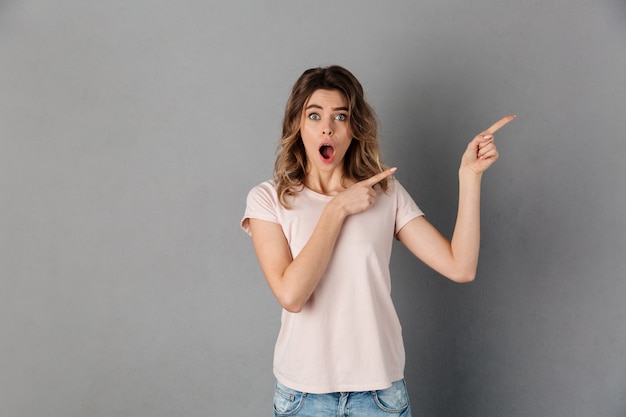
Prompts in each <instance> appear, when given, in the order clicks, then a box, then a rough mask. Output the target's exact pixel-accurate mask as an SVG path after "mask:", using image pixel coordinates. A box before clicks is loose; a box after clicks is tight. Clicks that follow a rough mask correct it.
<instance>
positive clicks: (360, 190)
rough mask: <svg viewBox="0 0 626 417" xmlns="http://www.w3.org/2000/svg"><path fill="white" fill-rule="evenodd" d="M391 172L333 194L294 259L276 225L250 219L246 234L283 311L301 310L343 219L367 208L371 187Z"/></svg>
mask: <svg viewBox="0 0 626 417" xmlns="http://www.w3.org/2000/svg"><path fill="white" fill-rule="evenodd" d="M394 171H395V169H388V170H386V171H384V172H381V173H380V174H377V175H374V176H373V177H371V178H369V179H367V180H364V181H361V182H358V183H356V184H354V185H352V186H350V187H349V188H347V189H346V190H345V191H342V192H340V193H339V194H337V195H336V196H335V197H334V198H333V199H332V200H331V201H330V202H329V203H328V204H327V205H326V207H325V208H324V210H323V212H322V214H321V216H320V219H319V220H318V222H317V225H316V226H315V229H314V230H313V233H312V234H311V237H310V238H309V240H308V242H307V243H306V244H305V245H304V247H303V248H302V250H301V251H300V253H299V254H298V256H296V258H295V259H294V258H292V256H291V251H290V249H289V245H288V243H287V239H286V238H285V235H284V233H283V230H282V228H281V226H280V225H279V224H277V223H273V222H269V221H265V220H260V219H253V218H252V219H250V233H251V235H252V242H253V244H254V250H255V252H256V255H257V258H258V259H259V264H260V265H261V270H262V271H263V274H264V275H265V279H266V280H267V282H268V284H269V286H270V288H271V290H272V292H273V293H274V296H275V297H276V299H277V300H278V302H279V303H280V305H281V306H282V307H283V308H284V309H285V310H287V311H290V312H292V313H297V312H299V311H300V310H302V307H303V306H304V304H306V302H307V301H308V299H309V297H311V294H313V291H315V288H316V287H317V284H318V283H319V282H320V280H321V279H322V276H323V275H324V272H325V271H326V267H327V266H328V262H329V261H330V257H331V256H332V253H333V250H334V248H335V243H336V242H337V238H338V236H339V232H340V231H341V227H342V225H343V222H344V220H345V219H346V217H348V216H349V215H352V214H356V213H360V212H362V211H365V210H367V209H368V208H369V207H371V206H372V204H374V201H375V198H376V193H375V191H374V189H373V188H372V187H373V186H374V185H375V184H376V183H378V182H380V181H381V180H382V179H383V178H386V177H388V176H389V175H391V174H392V173H393V172H394Z"/></svg>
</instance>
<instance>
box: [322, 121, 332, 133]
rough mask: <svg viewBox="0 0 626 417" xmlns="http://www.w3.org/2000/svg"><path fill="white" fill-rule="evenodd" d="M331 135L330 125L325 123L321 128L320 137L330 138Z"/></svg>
mask: <svg viewBox="0 0 626 417" xmlns="http://www.w3.org/2000/svg"><path fill="white" fill-rule="evenodd" d="M332 134H333V130H332V128H331V126H330V123H326V124H325V125H324V126H323V127H322V135H328V136H331V135H332Z"/></svg>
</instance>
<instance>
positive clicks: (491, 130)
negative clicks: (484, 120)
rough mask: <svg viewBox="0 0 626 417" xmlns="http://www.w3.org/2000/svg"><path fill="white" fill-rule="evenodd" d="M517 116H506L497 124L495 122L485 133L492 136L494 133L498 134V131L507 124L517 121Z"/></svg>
mask: <svg viewBox="0 0 626 417" xmlns="http://www.w3.org/2000/svg"><path fill="white" fill-rule="evenodd" d="M515 117H516V116H515V115H514V114H512V115H510V116H505V117H503V118H502V119H500V120H498V121H497V122H495V123H494V124H492V125H491V126H490V127H489V129H487V130H485V132H487V133H491V134H492V135H493V134H494V133H496V132H497V131H498V130H500V129H501V128H502V127H503V126H504V125H506V124H507V123H509V122H510V121H511V120H513V119H515Z"/></svg>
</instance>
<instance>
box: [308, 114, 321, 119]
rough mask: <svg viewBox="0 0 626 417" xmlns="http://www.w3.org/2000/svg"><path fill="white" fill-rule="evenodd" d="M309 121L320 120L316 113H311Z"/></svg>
mask: <svg viewBox="0 0 626 417" xmlns="http://www.w3.org/2000/svg"><path fill="white" fill-rule="evenodd" d="M309 119H311V120H319V119H320V115H319V114H317V113H311V114H309Z"/></svg>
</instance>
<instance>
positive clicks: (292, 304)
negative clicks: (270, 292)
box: [277, 296, 305, 313]
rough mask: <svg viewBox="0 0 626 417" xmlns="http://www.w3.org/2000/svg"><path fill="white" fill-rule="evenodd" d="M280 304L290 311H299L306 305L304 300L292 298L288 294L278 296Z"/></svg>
mask: <svg viewBox="0 0 626 417" xmlns="http://www.w3.org/2000/svg"><path fill="white" fill-rule="evenodd" d="M277 298H278V302H279V304H280V306H281V307H282V308H283V309H285V310H286V311H288V312H290V313H299V312H301V311H302V307H304V304H305V303H304V302H302V301H300V300H298V299H296V298H290V297H286V296H282V297H277Z"/></svg>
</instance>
